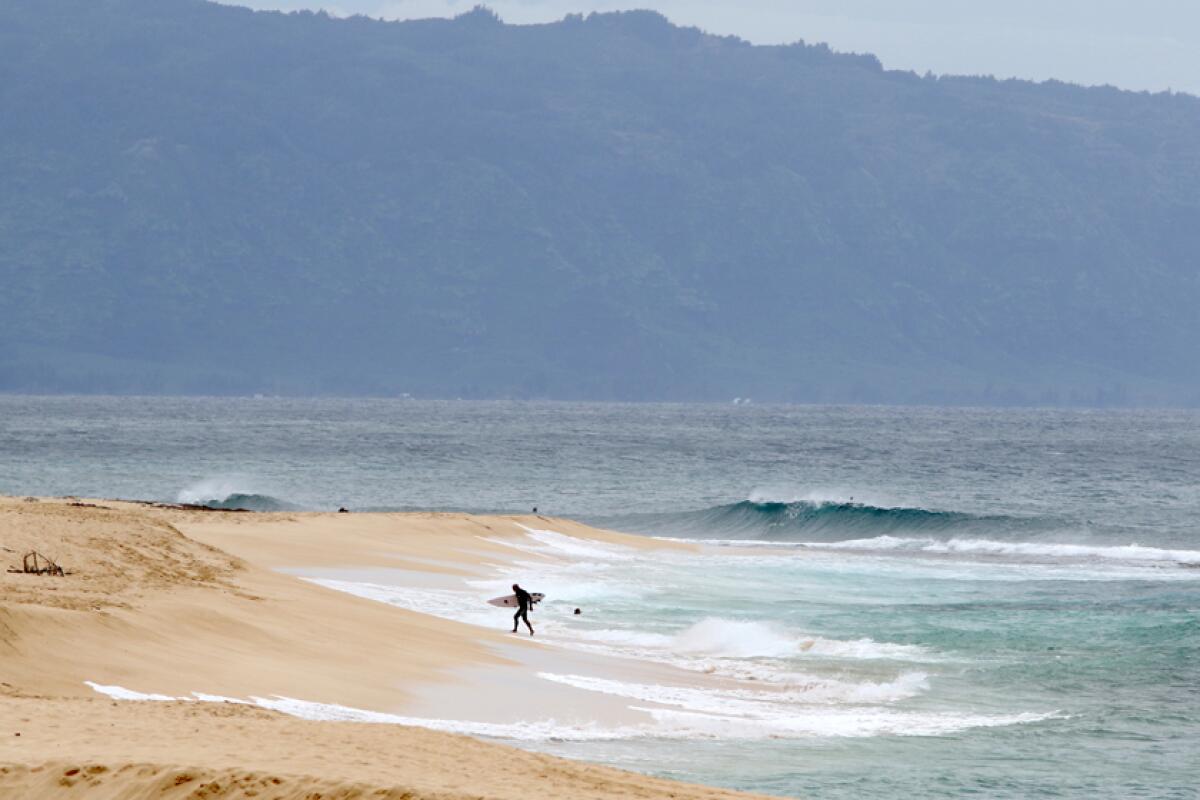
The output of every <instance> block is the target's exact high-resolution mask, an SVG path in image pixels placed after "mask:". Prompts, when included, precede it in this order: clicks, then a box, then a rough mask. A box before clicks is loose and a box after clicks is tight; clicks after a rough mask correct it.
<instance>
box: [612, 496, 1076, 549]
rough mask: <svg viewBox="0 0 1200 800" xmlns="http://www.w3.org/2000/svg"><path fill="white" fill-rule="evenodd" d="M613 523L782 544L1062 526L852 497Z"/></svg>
mask: <svg viewBox="0 0 1200 800" xmlns="http://www.w3.org/2000/svg"><path fill="white" fill-rule="evenodd" d="M616 522H617V523H618V524H621V523H624V524H626V525H627V526H629V525H632V526H634V527H637V528H640V529H642V530H643V531H644V532H648V533H661V534H668V535H679V536H687V537H696V538H722V539H737V538H741V539H759V540H764V541H785V542H786V541H810V540H812V541H836V540H839V539H847V538H866V537H871V536H881V535H884V534H893V533H910V534H911V533H920V534H936V533H949V532H956V533H962V532H970V531H976V532H978V531H985V530H986V531H997V530H1003V531H1009V532H1019V531H1020V532H1028V531H1039V530H1047V529H1051V528H1054V527H1057V526H1058V525H1061V523H1056V522H1055V521H1053V520H1046V519H1041V518H1036V517H1014V516H1003V515H978V514H968V513H965V512H961V511H940V510H935V509H928V508H920V507H909V506H887V505H872V504H869V503H863V502H855V501H854V500H853V498H850V499H846V500H792V501H786V502H785V501H776V500H763V499H758V498H751V499H748V500H743V501H741V502H740V503H729V504H726V505H720V506H714V507H712V508H706V509H702V510H699V511H685V512H682V513H675V514H652V515H649V514H648V515H640V516H638V517H628V518H626V519H625V520H617V521H616Z"/></svg>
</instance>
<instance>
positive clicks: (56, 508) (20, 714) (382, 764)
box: [0, 498, 734, 800]
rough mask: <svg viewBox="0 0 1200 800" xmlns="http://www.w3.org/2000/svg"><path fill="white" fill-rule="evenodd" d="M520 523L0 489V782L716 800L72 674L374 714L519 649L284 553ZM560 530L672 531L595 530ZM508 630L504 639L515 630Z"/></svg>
mask: <svg viewBox="0 0 1200 800" xmlns="http://www.w3.org/2000/svg"><path fill="white" fill-rule="evenodd" d="M522 524H529V525H537V524H539V523H538V520H537V519H535V518H500V517H473V516H468V515H431V514H416V515H396V514H388V515H357V514H350V515H336V514H263V515H259V514H237V513H229V512H200V511H193V510H181V509H168V508H154V507H149V506H145V505H138V504H130V503H117V502H111V501H89V503H85V504H82V505H81V504H72V503H71V502H70V501H66V500H50V499H41V500H39V501H37V502H25V501H23V500H21V499H17V498H2V499H0V546H2V547H3V548H4V552H3V553H2V554H0V555H2V556H3V557H4V560H6V561H7V562H8V563H9V564H13V565H15V564H19V563H20V555H21V553H23V552H25V551H26V550H29V549H37V550H39V551H41V552H43V553H45V554H47V555H50V556H52V557H54V558H55V559H56V560H58V562H59V563H60V564H61V565H63V566H64V567H65V568H66V569H68V570H69V571H70V573H71V574H69V575H67V576H65V577H50V576H31V575H15V574H8V573H3V574H0V693H2V695H3V696H2V698H0V766H2V768H0V798H9V797H11V798H42V797H45V798H57V797H79V798H87V800H97V799H98V798H140V797H146V798H150V797H154V798H160V797H161V798H174V797H189V798H191V797H196V798H202V797H212V798H223V797H247V798H249V797H259V798H266V797H273V798H318V797H319V798H340V797H346V798H349V797H368V796H369V797H397V798H398V797H429V798H460V797H462V798H465V797H493V798H503V797H521V798H539V797H545V798H576V797H578V798H593V797H594V798H601V797H646V798H651V797H677V798H718V797H732V796H734V794H733V793H730V792H724V791H720V790H716V789H707V788H704V787H694V786H687V785H683V784H676V783H671V782H667V781H661V780H655V779H651V778H648V777H645V776H640V775H634V774H631V773H626V772H621V771H618V770H613V769H607V768H603V767H597V766H592V765H587V764H581V763H577V762H571V761H566V760H562V759H556V758H552V757H549V756H544V755H539V754H534V753H527V752H523V751H519V750H514V749H512V748H508V747H504V746H500V745H495V744H489V743H485V742H482V741H477V740H474V739H470V738H467V737H463V736H457V735H452V734H444V733H437V732H434V731H429V730H425V729H420V728H410V727H404V726H399V725H390V724H388V725H369V724H362V723H340V722H313V721H304V720H299V719H296V718H293V717H287V716H283V715H280V714H277V713H274V712H270V711H265V710H263V709H259V708H255V707H252V706H245V705H234V704H210V703H185V702H162V703H151V702H115V701H111V700H108V699H104V698H101V697H100V696H99V695H97V694H95V693H94V692H93V691H92V690H91V689H90V688H89V687H88V686H87V685H86V684H85V683H84V682H85V681H95V682H98V683H101V684H112V685H119V686H126V687H130V688H135V689H136V690H138V691H141V692H150V693H160V694H164V695H170V696H175V697H178V696H187V695H188V694H189V693H191V692H193V691H204V692H209V693H213V694H223V695H228V696H233V697H246V696H252V695H266V696H269V695H273V694H279V695H288V696H293V697H302V698H305V699H306V700H311V701H315V702H326V703H337V704H341V705H348V706H354V707H359V708H370V709H377V710H388V709H391V708H395V707H397V706H398V704H400V703H401V702H402V701H403V700H404V699H405V698H406V697H407V696H408V694H409V693H410V691H411V690H412V687H414V686H416V685H429V684H441V685H453V684H454V682H462V681H465V680H467V679H466V678H464V677H462V676H463V675H465V674H468V673H469V674H475V675H477V674H478V673H479V670H478V669H472V668H477V667H482V666H487V665H496V666H499V665H502V664H504V663H505V662H506V659H505V657H504V656H502V655H500V653H501V651H502V649H503V648H501V647H500V645H501V644H502V643H503V645H504V647H507V648H512V647H516V646H519V647H531V648H536V647H538V645H537V644H535V643H529V642H525V641H519V640H516V639H515V638H513V639H509V638H507V637H504V636H503V635H501V634H492V633H489V632H487V631H482V630H480V629H478V628H474V627H471V626H465V625H458V624H455V623H451V622H447V621H445V620H438V619H434V618H432V617H429V616H426V615H423V614H418V613H413V612H409V611H404V610H402V609H398V608H394V607H391V606H387V605H383V604H380V603H375V602H373V601H369V600H362V599H358V598H355V597H352V596H349V595H346V594H342V593H338V592H333V591H330V590H327V589H324V588H321V587H319V586H315V585H313V584H311V583H307V582H305V581H302V580H299V579H297V578H293V577H290V576H288V575H284V574H280V573H277V572H274V571H272V570H271V569H269V568H268V567H275V566H283V565H298V564H312V565H318V564H319V565H337V564H339V563H344V564H362V563H364V559H365V558H368V557H369V559H370V560H371V561H372V563H382V564H387V565H392V566H400V567H407V568H414V567H419V568H420V569H422V570H425V571H436V570H446V571H454V572H466V573H469V572H470V571H471V570H473V569H476V568H477V565H478V564H479V563H481V562H482V561H486V560H488V559H489V558H495V557H498V555H499V554H500V553H502V552H503V551H504V550H505V547H504V545H503V544H498V543H497V542H496V541H488V540H502V539H503V538H504V537H514V536H521V535H523V534H524V528H522V527H521V525H522ZM554 525H555V528H556V529H558V530H564V531H565V532H569V533H571V534H572V535H576V536H581V537H591V538H595V539H600V540H604V541H610V542H611V541H622V542H626V543H629V544H632V545H636V546H669V545H659V544H654V543H647V542H645V541H644V540H638V539H629V538H628V537H621V536H620V535H618V534H609V533H605V532H599V531H592V530H591V529H587V528H584V527H583V526H578V525H575V524H574V523H568V522H566V521H558V520H556V521H554ZM518 642H519V643H518Z"/></svg>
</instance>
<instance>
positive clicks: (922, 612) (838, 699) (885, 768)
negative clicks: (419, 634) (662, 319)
mask: <svg viewBox="0 0 1200 800" xmlns="http://www.w3.org/2000/svg"><path fill="white" fill-rule="evenodd" d="M0 491H3V492H5V493H10V494H23V493H42V494H68V493H70V494H80V495H100V496H120V497H130V498H143V499H160V500H184V501H189V502H213V503H224V504H231V505H251V506H254V507H260V508H274V507H296V508H318V509H319V508H334V507H337V506H338V505H349V506H350V507H352V508H355V509H366V508H444V509H450V508H453V509H468V510H497V511H528V510H529V508H531V507H532V506H533V505H537V506H538V507H539V510H541V511H543V512H545V513H549V514H555V515H563V516H575V517H579V518H583V519H585V520H588V521H592V522H597V523H600V524H605V525H608V526H610V527H616V528H619V529H624V530H629V531H633V532H639V533H646V534H651V535H662V536H670V537H676V538H689V539H703V540H706V541H708V542H710V543H713V544H714V545H715V550H713V551H710V553H711V554H709V555H704V556H688V557H684V556H678V557H671V558H662V557H656V558H645V557H636V556H631V555H629V554H625V553H615V554H614V553H610V552H605V551H597V552H591V553H582V554H579V556H578V559H577V565H576V567H575V568H574V569H575V571H573V572H572V571H569V572H564V573H562V574H550V573H546V574H544V575H542V576H541V579H542V580H543V581H544V583H542V584H539V585H537V586H534V587H533V588H535V589H545V590H547V591H548V593H550V594H551V597H552V598H556V597H557V598H561V600H560V602H559V603H558V604H553V603H548V607H547V608H546V609H545V610H544V612H542V619H543V621H544V624H545V626H546V632H547V635H548V636H549V637H551V638H553V637H558V638H559V639H561V640H562V641H564V642H567V643H569V642H571V641H574V642H579V641H585V642H592V643H593V644H594V645H596V646H598V647H603V648H608V649H609V650H612V651H622V650H624V651H626V652H627V653H629V654H637V655H638V656H639V657H646V658H652V659H659V660H664V661H669V662H675V663H678V664H679V665H680V666H685V667H688V668H694V669H702V670H706V671H714V672H716V673H718V674H720V673H722V672H724V673H728V674H731V675H739V676H742V677H746V676H750V677H754V678H755V679H756V680H758V681H759V682H761V684H762V685H763V686H764V687H766V688H771V689H772V690H779V691H784V692H787V693H788V694H787V701H786V702H783V701H780V702H777V703H763V702H760V700H761V698H758V699H750V700H747V699H746V698H738V697H732V696H705V697H694V696H690V695H689V696H682V695H680V696H677V697H674V698H673V699H671V702H673V703H675V704H676V707H677V708H678V710H679V712H680V715H681V716H680V717H679V718H678V719H675V720H672V721H671V723H670V725H664V727H663V735H662V736H656V735H637V736H630V735H615V734H614V735H613V736H610V737H605V736H599V737H592V738H590V739H587V740H579V741H562V740H558V739H556V738H555V737H552V736H551V737H543V738H541V739H538V738H537V737H534V738H533V739H527V740H525V741H523V744H525V745H526V746H533V747H537V748H540V749H545V750H548V751H550V752H555V753H559V754H562V755H568V756H573V757H579V758H587V759H593V760H598V761H604V762H607V763H614V764H618V765H621V766H626V767H631V768H634V769H639V770H643V771H647V772H653V773H656V774H664V775H669V776H673V777H681V778H686V779H689V780H697V781H702V782H707V783H714V784H721V785H726V786H734V787H738V788H746V789H754V790H759V791H767V792H772V793H777V794H784V795H794V796H803V797H812V798H850V797H855V798H857V797H862V796H864V795H871V796H883V797H930V798H933V797H1014V798H1015V797H1022V798H1023V797H1068V798H1083V797H1088V798H1125V797H1153V798H1165V797H1179V798H1184V797H1196V796H1197V792H1196V789H1195V787H1196V786H1197V785H1200V756H1198V753H1200V523H1198V513H1197V512H1198V511H1200V413H1197V412H1192V411H1177V412H1061V411H1044V410H1027V411H993V410H962V409H887V408H851V409H844V408H811V407H769V408H767V407H764V408H760V407H755V406H736V407H734V406H728V407H725V406H619V405H566V404H506V403H416V402H404V401H382V400H380V401H348V400H321V401H294V400H275V399H262V400H249V399H111V398H109V399H104V398H100V399H78V398H50V399H46V398H14V397H0ZM729 541H736V542H741V543H747V542H748V543H750V544H751V545H752V547H754V548H758V549H752V550H750V552H749V553H747V552H746V551H745V550H744V549H743V548H742V547H736V548H735V547H724V545H722V544H721V543H723V542H729ZM547 542H548V545H547V546H554V545H555V540H553V539H552V538H551V539H547ZM575 605H582V606H583V607H584V609H585V612H586V613H585V614H584V615H583V616H582V617H580V618H577V619H576V618H573V617H572V615H570V614H569V611H570V608H571V607H572V606H575ZM454 613H456V612H454V611H453V609H451V610H450V611H448V612H447V614H448V615H450V616H453V615H454ZM594 688H595V689H596V690H597V691H602V692H603V693H606V694H609V695H611V696H612V697H613V701H614V702H630V703H636V702H637V700H636V698H634V697H633V695H635V694H638V693H641V694H643V695H644V694H645V693H647V692H653V691H658V692H659V694H660V695H661V694H662V687H631V686H598V687H594ZM660 699H661V698H660ZM722 702H724V703H727V704H728V707H727V708H725V709H724V710H722V709H720V708H717V707H716V706H717V705H719V704H720V703H722ZM739 703H740V704H741V705H739ZM560 738H561V737H560Z"/></svg>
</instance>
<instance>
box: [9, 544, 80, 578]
mask: <svg viewBox="0 0 1200 800" xmlns="http://www.w3.org/2000/svg"><path fill="white" fill-rule="evenodd" d="M9 572H16V573H24V574H25V575H58V576H59V577H62V576H64V575H66V574H67V571H66V570H64V569H63V568H62V567H60V566H59V565H58V564H56V563H55V561H54V559H52V558H49V557H48V556H45V555H42V554H41V553H39V552H38V551H37V550H30V551H29V552H28V553H26V554H25V555H24V556H23V557H22V558H21V569H10V570H9Z"/></svg>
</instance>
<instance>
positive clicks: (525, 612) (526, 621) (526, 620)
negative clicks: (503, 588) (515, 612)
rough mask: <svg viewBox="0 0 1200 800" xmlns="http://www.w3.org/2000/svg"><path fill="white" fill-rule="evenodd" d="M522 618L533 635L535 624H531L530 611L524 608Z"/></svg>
mask: <svg viewBox="0 0 1200 800" xmlns="http://www.w3.org/2000/svg"><path fill="white" fill-rule="evenodd" d="M521 619H523V620H525V627H526V628H529V635H530V636H533V626H532V625H530V624H529V612H528V611H525V610H522V611H521Z"/></svg>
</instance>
